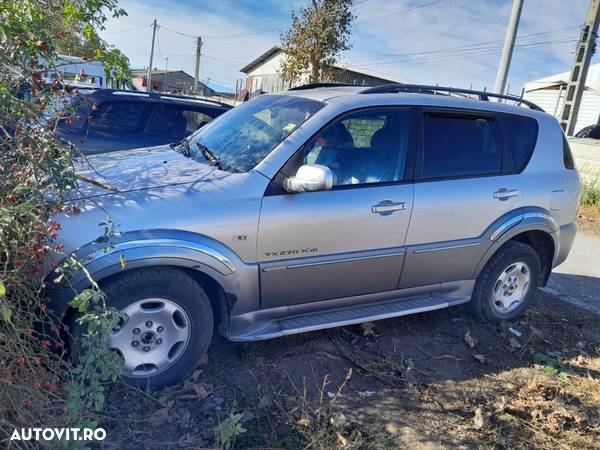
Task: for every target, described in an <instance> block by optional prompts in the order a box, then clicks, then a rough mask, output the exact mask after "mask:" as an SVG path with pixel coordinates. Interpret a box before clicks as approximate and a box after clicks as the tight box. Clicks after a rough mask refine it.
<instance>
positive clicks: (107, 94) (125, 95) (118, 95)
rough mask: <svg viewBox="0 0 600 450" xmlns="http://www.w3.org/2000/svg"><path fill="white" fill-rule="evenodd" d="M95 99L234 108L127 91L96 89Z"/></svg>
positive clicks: (214, 103) (169, 96)
mask: <svg viewBox="0 0 600 450" xmlns="http://www.w3.org/2000/svg"><path fill="white" fill-rule="evenodd" d="M90 95H91V96H94V97H101V98H103V99H105V98H113V99H116V100H132V99H135V100H141V101H149V102H160V103H171V104H187V105H195V106H211V107H213V108H217V109H231V108H232V106H231V105H228V104H227V103H221V102H218V101H215V100H209V99H203V98H196V97H186V96H183V95H172V94H162V93H158V92H143V91H126V90H120V89H94V90H93V92H92V93H91V94H90Z"/></svg>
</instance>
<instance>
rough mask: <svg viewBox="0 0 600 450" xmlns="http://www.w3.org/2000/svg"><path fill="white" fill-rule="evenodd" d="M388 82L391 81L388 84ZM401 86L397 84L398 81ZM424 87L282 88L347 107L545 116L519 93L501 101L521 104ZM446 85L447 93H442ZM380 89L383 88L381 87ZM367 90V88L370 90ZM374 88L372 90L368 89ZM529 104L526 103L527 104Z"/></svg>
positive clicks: (297, 94)
mask: <svg viewBox="0 0 600 450" xmlns="http://www.w3.org/2000/svg"><path fill="white" fill-rule="evenodd" d="M390 86H391V85H390ZM400 86H401V85H400ZM423 88H424V89H422V90H421V91H418V90H417V91H415V92H411V91H408V92H377V91H378V90H379V89H378V88H377V87H376V88H371V87H366V86H347V85H339V86H336V85H333V84H329V85H326V86H324V87H311V86H310V85H309V86H307V88H306V89H305V88H302V87H300V88H296V89H291V90H288V91H285V92H284V94H285V95H293V96H297V97H303V98H309V99H312V100H318V101H321V102H324V103H344V104H345V105H347V106H348V107H356V108H360V107H368V106H377V105H390V106H392V105H412V106H433V107H436V106H437V107H447V108H460V109H476V110H483V111H490V112H505V113H512V114H519V115H527V116H533V117H541V116H548V114H546V113H545V112H544V111H543V110H542V108H540V107H539V106H537V105H535V104H533V103H530V102H527V101H526V100H523V99H520V98H519V97H513V96H503V97H506V98H505V99H504V101H510V102H512V103H517V102H523V103H522V104H521V105H517V104H509V103H503V102H499V101H490V100H493V98H492V96H495V95H496V94H493V93H486V92H480V91H470V90H461V89H456V92H453V91H454V88H441V87H440V88H439V91H438V90H437V89H438V88H437V87H435V86H423ZM446 89H450V90H451V92H450V93H445V91H446ZM382 90H383V89H382ZM370 91H371V92H370ZM372 91H375V92H372ZM467 92H471V93H476V94H480V95H483V94H487V95H489V96H490V97H489V99H488V100H482V99H481V98H472V95H471V94H466V93H467ZM527 106H529V107H527Z"/></svg>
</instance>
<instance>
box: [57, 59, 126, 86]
mask: <svg viewBox="0 0 600 450" xmlns="http://www.w3.org/2000/svg"><path fill="white" fill-rule="evenodd" d="M52 66H53V69H52V70H48V71H47V72H46V73H45V77H46V79H47V81H48V82H50V83H52V82H54V80H57V79H60V80H63V81H64V82H67V83H70V84H73V83H77V84H78V85H79V86H89V87H95V88H114V89H132V83H131V80H127V79H125V80H117V79H115V78H112V77H108V78H107V76H106V72H105V69H104V64H103V63H101V62H99V61H90V60H87V59H84V58H80V57H78V56H70V55H57V56H56V58H55V59H54V60H53V64H52Z"/></svg>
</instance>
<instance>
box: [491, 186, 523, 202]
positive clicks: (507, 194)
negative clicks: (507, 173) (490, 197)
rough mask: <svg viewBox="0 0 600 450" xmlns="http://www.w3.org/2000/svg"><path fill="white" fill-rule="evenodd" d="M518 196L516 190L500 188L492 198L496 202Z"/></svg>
mask: <svg viewBox="0 0 600 450" xmlns="http://www.w3.org/2000/svg"><path fill="white" fill-rule="evenodd" d="M518 195H519V190H518V189H506V188H502V189H498V190H497V191H496V192H494V198H495V199H497V200H501V201H503V200H508V199H509V198H511V197H517V196H518Z"/></svg>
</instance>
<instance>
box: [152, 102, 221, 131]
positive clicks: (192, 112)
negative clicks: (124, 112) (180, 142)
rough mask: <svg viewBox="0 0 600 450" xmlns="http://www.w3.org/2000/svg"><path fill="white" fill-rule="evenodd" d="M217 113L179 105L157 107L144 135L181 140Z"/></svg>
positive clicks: (207, 109) (206, 109)
mask: <svg viewBox="0 0 600 450" xmlns="http://www.w3.org/2000/svg"><path fill="white" fill-rule="evenodd" d="M219 113H220V111H218V110H215V109H210V108H203V109H195V108H186V107H182V106H179V105H159V106H158V108H157V110H156V112H155V113H154V116H153V117H152V119H151V121H150V125H149V126H148V130H147V132H146V134H148V135H149V136H160V137H169V138H173V139H182V138H184V137H186V136H188V135H190V134H192V133H193V132H194V131H196V130H197V129H199V128H202V127H203V126H204V125H206V124H207V123H209V122H210V121H211V120H213V119H214V118H215V117H217V116H218V115H219Z"/></svg>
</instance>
